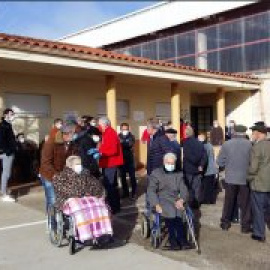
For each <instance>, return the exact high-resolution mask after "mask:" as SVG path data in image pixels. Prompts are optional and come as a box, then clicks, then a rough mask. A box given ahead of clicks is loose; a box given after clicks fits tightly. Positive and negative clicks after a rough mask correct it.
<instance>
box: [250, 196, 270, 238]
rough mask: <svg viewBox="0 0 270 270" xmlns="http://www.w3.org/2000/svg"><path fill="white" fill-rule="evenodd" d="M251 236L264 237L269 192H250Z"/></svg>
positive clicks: (269, 203)
mask: <svg viewBox="0 0 270 270" xmlns="http://www.w3.org/2000/svg"><path fill="white" fill-rule="evenodd" d="M251 207H252V215H253V224H252V225H253V235H255V236H259V237H265V221H266V218H267V216H269V214H270V192H257V191H251Z"/></svg>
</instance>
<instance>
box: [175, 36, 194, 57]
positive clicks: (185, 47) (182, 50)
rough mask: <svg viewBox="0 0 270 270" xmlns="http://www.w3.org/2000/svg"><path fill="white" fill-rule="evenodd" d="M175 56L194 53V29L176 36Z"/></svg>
mask: <svg viewBox="0 0 270 270" xmlns="http://www.w3.org/2000/svg"><path fill="white" fill-rule="evenodd" d="M176 40H177V56H183V55H187V54H195V31H194V32H191V33H186V34H181V35H178V36H176Z"/></svg>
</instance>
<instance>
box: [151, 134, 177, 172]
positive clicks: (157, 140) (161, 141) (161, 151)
mask: <svg viewBox="0 0 270 270" xmlns="http://www.w3.org/2000/svg"><path fill="white" fill-rule="evenodd" d="M170 152H172V153H175V150H174V147H173V145H172V144H171V141H170V140H169V138H168V137H167V136H166V135H164V133H163V132H162V131H158V132H157V133H156V134H155V135H154V136H153V139H152V140H150V142H149V143H148V153H147V174H148V175H150V174H151V173H152V171H153V170H154V169H157V168H162V167H163V157H164V155H165V154H167V153H170Z"/></svg>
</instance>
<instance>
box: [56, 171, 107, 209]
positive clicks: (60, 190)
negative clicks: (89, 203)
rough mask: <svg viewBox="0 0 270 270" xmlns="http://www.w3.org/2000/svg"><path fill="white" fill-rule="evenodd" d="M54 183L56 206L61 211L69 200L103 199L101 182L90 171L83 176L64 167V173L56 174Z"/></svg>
mask: <svg viewBox="0 0 270 270" xmlns="http://www.w3.org/2000/svg"><path fill="white" fill-rule="evenodd" d="M52 183H53V186H54V191H55V194H56V202H55V206H56V207H57V208H58V209H61V208H62V206H63V204H64V203H65V202H66V201H67V200H68V199H69V198H82V197H84V196H93V197H98V198H100V197H102V196H103V193H104V189H103V186H102V184H101V182H100V181H99V180H98V179H97V178H95V177H94V176H92V175H91V174H90V172H89V171H88V170H83V171H82V172H81V174H77V173H75V172H74V171H73V170H72V169H70V168H68V167H64V169H63V171H62V172H60V173H58V174H56V175H55V176H54V177H53V179H52Z"/></svg>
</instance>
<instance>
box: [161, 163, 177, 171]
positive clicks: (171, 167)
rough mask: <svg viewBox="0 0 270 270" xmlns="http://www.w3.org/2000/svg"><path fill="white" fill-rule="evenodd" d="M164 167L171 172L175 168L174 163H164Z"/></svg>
mask: <svg viewBox="0 0 270 270" xmlns="http://www.w3.org/2000/svg"><path fill="white" fill-rule="evenodd" d="M164 167H165V170H166V171H167V172H173V171H174V170H175V165H173V164H165V165H164Z"/></svg>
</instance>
